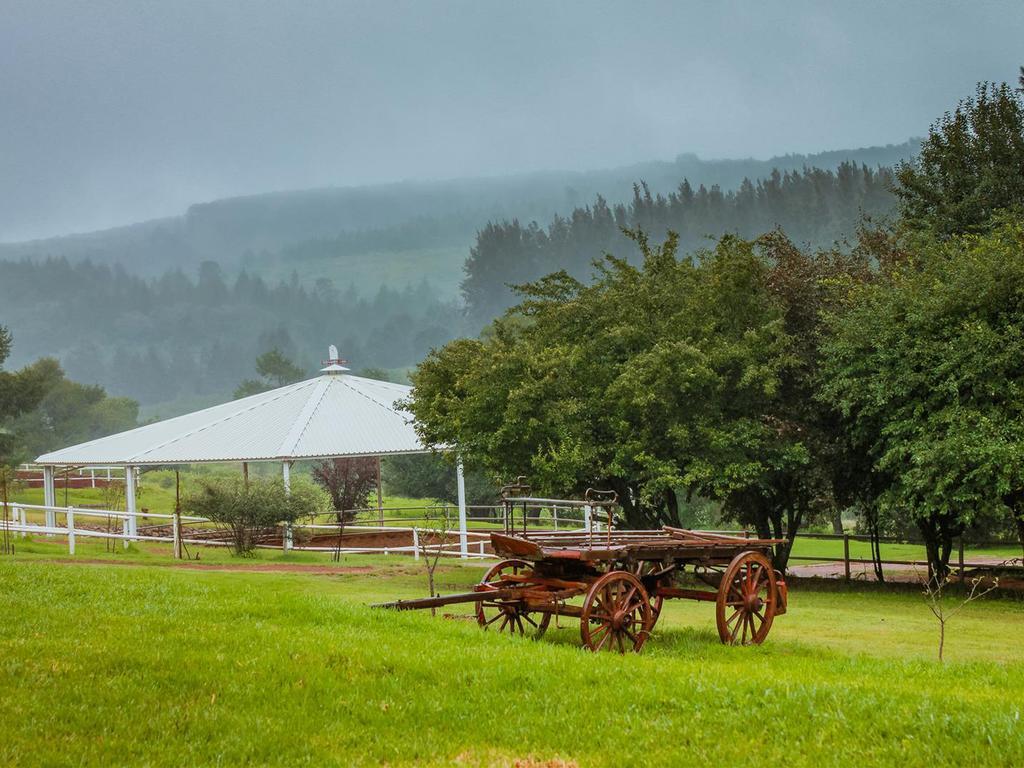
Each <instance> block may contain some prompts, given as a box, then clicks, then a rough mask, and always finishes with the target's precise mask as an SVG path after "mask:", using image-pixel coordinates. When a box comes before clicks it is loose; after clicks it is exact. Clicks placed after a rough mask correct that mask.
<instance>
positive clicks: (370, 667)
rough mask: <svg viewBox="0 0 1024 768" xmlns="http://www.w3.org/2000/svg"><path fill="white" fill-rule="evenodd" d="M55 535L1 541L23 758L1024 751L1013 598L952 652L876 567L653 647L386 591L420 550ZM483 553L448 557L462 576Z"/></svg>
mask: <svg viewBox="0 0 1024 768" xmlns="http://www.w3.org/2000/svg"><path fill="white" fill-rule="evenodd" d="M208 552H209V553H210V554H209V556H208V554H207V553H208ZM55 556H61V557H64V556H63V555H61V549H60V548H59V547H58V546H56V545H54V544H49V543H46V542H35V543H33V542H26V543H24V544H19V548H18V554H17V555H16V556H15V557H14V558H10V557H7V558H0V605H2V606H3V616H4V620H3V622H0V670H2V672H0V713H2V716H0V722H2V724H3V727H2V729H0V764H2V765H54V764H67V763H75V764H81V765H109V764H131V765H136V764H145V765H174V766H181V765H209V764H223V765H235V764H240V763H250V764H275V765H285V764H289V765H296V764H303V765H331V764H336V765H352V764H363V765H377V764H381V763H387V764H391V765H409V764H427V765H434V764H440V765H448V764H457V765H510V764H514V763H515V761H517V760H518V761H520V763H519V764H520V765H547V764H551V765H559V764H561V763H558V762H551V763H548V762H547V761H558V760H563V761H566V763H568V764H573V763H575V764H579V765H587V766H589V765H595V766H603V765H607V766H623V765H641V764H657V765H679V764H684V763H685V764H690V763H692V764H697V765H700V764H707V765H711V764H715V765H725V764H747V765H772V764H779V765H787V766H804V765H806V766H832V765H837V766H838V765H844V766H845V765H900V766H917V765H922V766H924V765H928V766H935V765H948V764H959V765H964V766H968V765H970V766H973V765H986V766H998V765H1006V766H1010V765H1020V764H1021V763H1022V762H1024V725H1022V723H1021V722H1020V714H1021V713H1020V711H1021V709H1022V708H1024V703H1022V701H1021V696H1020V693H1021V691H1022V690H1024V649H1022V646H1021V644H1020V637H1021V634H1022V631H1024V604H1022V603H1021V602H1020V601H1016V600H1012V599H986V600H984V601H982V602H979V603H976V604H972V605H971V606H968V608H967V609H965V610H964V611H963V612H962V613H961V614H960V615H958V616H957V618H956V619H954V623H953V624H952V625H951V627H950V634H949V636H948V639H947V663H946V664H944V665H940V664H938V663H937V662H936V660H935V643H936V640H937V630H936V627H935V624H934V620H933V619H932V618H931V616H930V614H929V613H928V612H927V609H926V607H925V606H924V604H923V603H922V602H921V600H920V598H919V596H918V595H917V594H916V593H915V592H914V591H913V590H906V589H903V590H889V589H885V590H881V589H876V588H874V587H869V586H858V587H854V588H853V590H852V591H835V587H834V586H830V587H829V588H828V589H826V588H824V587H821V586H813V587H811V586H806V587H801V586H797V587H795V588H794V589H793V590H792V593H791V611H790V613H789V614H787V615H786V616H783V617H780V618H779V619H778V621H777V623H776V625H775V627H774V628H773V630H772V634H771V635H770V637H769V639H768V642H767V643H766V644H765V645H764V646H762V647H760V648H727V647H723V646H721V645H720V644H719V643H718V642H717V635H716V634H715V632H714V622H713V608H712V606H709V605H705V604H697V603H687V602H681V601H676V602H672V603H668V604H667V606H666V609H665V611H664V613H663V616H662V619H661V621H660V622H659V625H658V628H657V630H656V631H655V633H654V635H653V637H652V639H651V641H650V643H649V644H648V645H647V647H646V648H645V650H644V653H643V654H641V655H639V656H633V655H630V656H626V657H618V656H612V655H607V654H605V655H601V656H595V655H592V654H590V653H588V652H585V651H581V650H580V649H579V648H578V647H577V643H578V625H577V624H576V623H575V622H571V621H566V622H564V623H565V625H566V626H565V627H564V628H562V629H559V630H556V631H552V632H549V637H547V638H545V639H544V640H542V641H539V642H535V641H531V640H527V639H522V638H510V637H505V636H498V635H492V634H489V633H483V632H481V631H480V630H479V629H477V628H476V626H475V625H473V624H471V623H470V622H467V621H457V620H446V619H444V618H441V617H440V616H438V617H437V618H431V617H430V615H429V614H425V613H401V614H398V613H393V612H388V611H381V610H376V609H371V608H369V607H367V604H368V603H371V602H375V601H379V600H381V599H393V598H398V597H413V596H418V595H422V594H424V593H425V591H426V586H425V584H426V581H425V575H424V571H423V568H422V567H421V566H420V565H419V564H416V563H414V562H413V561H412V560H411V559H409V558H404V557H399V556H391V557H373V558H364V557H349V558H346V560H345V564H347V565H356V566H359V565H370V566H373V571H372V572H353V573H346V574H342V575H332V576H325V575H308V574H295V573H255V572H251V571H242V572H240V571H194V570H182V569H178V568H174V567H169V561H168V560H167V558H166V553H164V552H163V551H162V550H159V549H156V548H150V547H147V548H145V549H144V550H138V551H136V550H135V549H134V548H133V550H132V551H129V553H127V554H124V553H118V554H116V555H100V556H102V557H104V558H106V559H110V560H112V561H120V562H134V563H137V564H138V567H123V566H117V565H84V564H66V563H58V562H56V559H55ZM202 557H203V560H202V561H201V562H206V563H214V562H220V563H232V564H237V563H239V560H238V559H236V558H232V557H231V556H230V555H229V554H228V553H226V552H214V551H211V550H203V555H202ZM306 558H309V555H308V554H306V555H304V554H302V553H289V554H287V555H285V554H284V553H278V552H269V551H268V552H261V553H260V555H259V557H258V558H257V559H256V561H255V562H256V563H260V564H262V563H265V562H313V560H307V559H306ZM79 559H84V558H82V556H80V557H79ZM316 562H323V558H322V557H321V558H317V559H316ZM481 568H482V566H480V565H479V564H477V565H465V566H464V565H461V564H457V563H448V564H446V565H445V566H443V571H442V572H440V573H439V582H440V585H441V586H440V588H441V589H442V590H443V591H450V590H457V589H463V588H465V587H467V586H468V585H470V584H472V583H473V582H474V581H475V580H477V579H478V578H479V576H480V573H481Z"/></svg>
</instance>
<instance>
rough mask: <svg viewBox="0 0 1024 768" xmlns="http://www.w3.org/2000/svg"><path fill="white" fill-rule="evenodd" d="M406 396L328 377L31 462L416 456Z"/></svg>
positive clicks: (370, 382) (383, 386) (403, 391)
mask: <svg viewBox="0 0 1024 768" xmlns="http://www.w3.org/2000/svg"><path fill="white" fill-rule="evenodd" d="M339 367H340V366H339ZM325 370H326V369H325ZM410 391H411V388H410V387H406V386H403V385H401V384H391V383H389V382H385V381H376V380H374V379H364V378H362V377H360V376H350V375H347V374H341V373H339V372H336V371H331V372H328V373H326V374H325V375H323V376H318V377H317V378H315V379H309V380H308V381H301V382H299V383H298V384H290V385H288V386H286V387H281V388H280V389H274V390H271V391H270V392H263V393H260V394H258V395H252V396H251V397H246V398H243V399H241V400H235V401H234V402H230V403H224V404H223V405H216V406H214V407H213V408H206V409H204V410H202V411H196V412H195V413H189V414H186V415H184V416H178V417H176V418H173V419H167V420H165V421H158V422H156V423H154V424H147V425H146V426H144V427H138V428H136V429H132V430H129V431H127V432H121V433H119V434H116V435H110V436H109V437H101V438H99V439H98V440H91V441H89V442H88V443H82V444H80V445H73V446H71V447H70V448H63V449H61V450H59V451H53V452H51V453H46V454H43V455H42V456H40V457H39V458H38V459H36V462H37V463H38V464H59V465H84V464H132V465H143V464H192V463H198V462H212V461H271V460H287V459H307V458H325V457H335V456H375V455H381V454H396V453H422V452H425V451H426V449H425V448H424V447H423V445H422V444H421V443H420V441H419V438H418V437H417V436H416V432H415V430H414V429H413V427H412V423H411V420H410V419H409V417H408V416H407V415H405V414H404V413H402V412H400V411H399V410H398V407H397V405H396V401H397V400H400V399H401V398H404V397H406V396H407V395H408V394H409V392H410Z"/></svg>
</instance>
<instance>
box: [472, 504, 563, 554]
mask: <svg viewBox="0 0 1024 768" xmlns="http://www.w3.org/2000/svg"><path fill="white" fill-rule="evenodd" d="M551 516H552V517H553V518H554V519H555V530H556V531H557V530H558V505H557V504H555V505H554V506H552V507H551ZM481 551H482V550H481Z"/></svg>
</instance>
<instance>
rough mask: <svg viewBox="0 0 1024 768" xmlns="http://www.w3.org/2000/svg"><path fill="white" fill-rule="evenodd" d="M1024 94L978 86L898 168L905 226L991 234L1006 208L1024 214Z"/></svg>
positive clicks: (949, 233) (942, 232)
mask: <svg viewBox="0 0 1024 768" xmlns="http://www.w3.org/2000/svg"><path fill="white" fill-rule="evenodd" d="M1021 168H1024V94H1022V93H1021V92H1020V91H1015V90H1014V89H1012V88H1011V87H1010V86H1009V85H1007V84H1006V83H1001V84H999V85H996V84H994V83H979V84H978V87H977V90H976V91H975V95H974V97H973V98H968V99H964V100H963V101H961V102H960V104H959V105H957V107H956V109H955V110H954V111H953V112H952V113H949V112H947V113H946V114H945V115H943V116H942V117H941V118H939V120H938V121H937V122H936V123H935V124H934V125H933V126H932V128H931V130H930V131H929V134H928V138H927V139H925V141H924V143H923V144H922V146H921V153H920V155H919V156H918V157H917V159H916V160H914V161H912V162H907V163H903V164H901V165H900V166H899V168H898V169H897V171H896V179H897V182H898V183H897V185H896V189H895V191H896V195H897V197H898V198H899V207H900V214H901V216H902V224H903V225H904V226H906V227H907V228H909V229H910V230H913V231H917V232H927V233H932V234H934V235H938V236H940V237H950V236H952V235H956V234H961V233H981V232H985V231H986V230H987V229H988V228H989V227H990V225H991V222H992V220H993V217H994V216H995V215H996V214H998V213H999V212H1000V211H1005V210H1011V211H1017V212H1021V211H1024V173H1022V172H1021Z"/></svg>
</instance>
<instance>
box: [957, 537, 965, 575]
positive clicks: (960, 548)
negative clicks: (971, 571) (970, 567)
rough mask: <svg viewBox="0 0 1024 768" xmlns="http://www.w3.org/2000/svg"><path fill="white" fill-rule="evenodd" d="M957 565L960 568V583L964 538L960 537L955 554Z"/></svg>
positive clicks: (962, 571)
mask: <svg viewBox="0 0 1024 768" xmlns="http://www.w3.org/2000/svg"><path fill="white" fill-rule="evenodd" d="M957 559H958V563H957V565H958V566H959V567H960V581H963V580H964V537H963V536H961V537H960V547H959V551H958V552H957Z"/></svg>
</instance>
